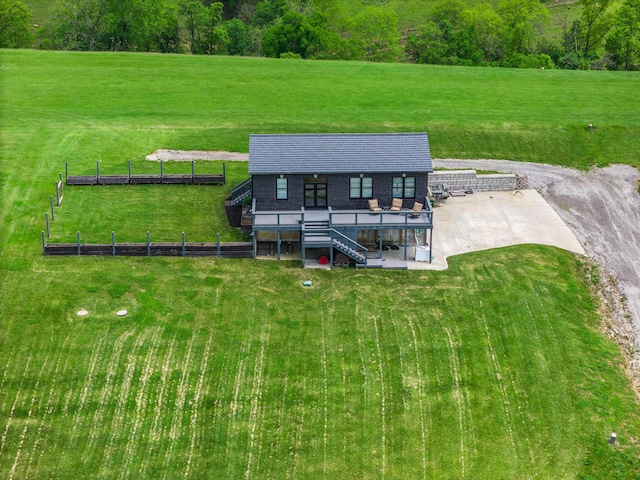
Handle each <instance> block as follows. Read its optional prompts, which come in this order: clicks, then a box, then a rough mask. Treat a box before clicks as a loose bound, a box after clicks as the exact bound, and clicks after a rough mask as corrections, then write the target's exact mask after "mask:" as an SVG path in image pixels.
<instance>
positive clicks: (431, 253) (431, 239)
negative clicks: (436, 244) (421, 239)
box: [425, 228, 433, 263]
mask: <svg viewBox="0 0 640 480" xmlns="http://www.w3.org/2000/svg"><path fill="white" fill-rule="evenodd" d="M425 237H426V233H425ZM432 259H433V228H432V229H431V230H429V263H432V262H433V260H432Z"/></svg>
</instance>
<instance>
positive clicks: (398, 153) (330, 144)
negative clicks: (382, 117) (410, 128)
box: [249, 133, 433, 175]
mask: <svg viewBox="0 0 640 480" xmlns="http://www.w3.org/2000/svg"><path fill="white" fill-rule="evenodd" d="M432 171H433V165H432V163H431V152H430V151H429V139H428V137H427V134H426V133H357V134H352V133H342V134H302V135H251V136H250V138H249V174H250V175H256V174H294V173H300V174H311V173H321V174H325V173H356V172H357V173H385V172H432Z"/></svg>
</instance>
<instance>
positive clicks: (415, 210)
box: [411, 202, 424, 218]
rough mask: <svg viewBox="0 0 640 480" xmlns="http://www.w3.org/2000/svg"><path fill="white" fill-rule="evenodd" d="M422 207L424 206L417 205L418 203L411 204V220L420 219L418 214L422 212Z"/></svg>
mask: <svg viewBox="0 0 640 480" xmlns="http://www.w3.org/2000/svg"><path fill="white" fill-rule="evenodd" d="M423 207H424V205H423V204H422V203H418V202H414V204H413V208H412V209H411V211H412V212H415V213H412V214H411V216H412V217H413V218H418V217H420V212H422V208H423Z"/></svg>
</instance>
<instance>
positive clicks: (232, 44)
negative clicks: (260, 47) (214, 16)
mask: <svg viewBox="0 0 640 480" xmlns="http://www.w3.org/2000/svg"><path fill="white" fill-rule="evenodd" d="M224 29H225V30H226V32H227V37H229V45H228V47H227V50H228V53H229V55H245V54H246V53H247V52H248V51H249V48H250V47H251V38H250V37H249V33H248V31H247V26H246V25H245V24H244V22H242V21H240V20H238V19H237V18H234V19H232V20H229V21H228V22H226V23H225V24H224Z"/></svg>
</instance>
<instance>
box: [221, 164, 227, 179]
mask: <svg viewBox="0 0 640 480" xmlns="http://www.w3.org/2000/svg"><path fill="white" fill-rule="evenodd" d="M222 183H227V163H226V162H222Z"/></svg>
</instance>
